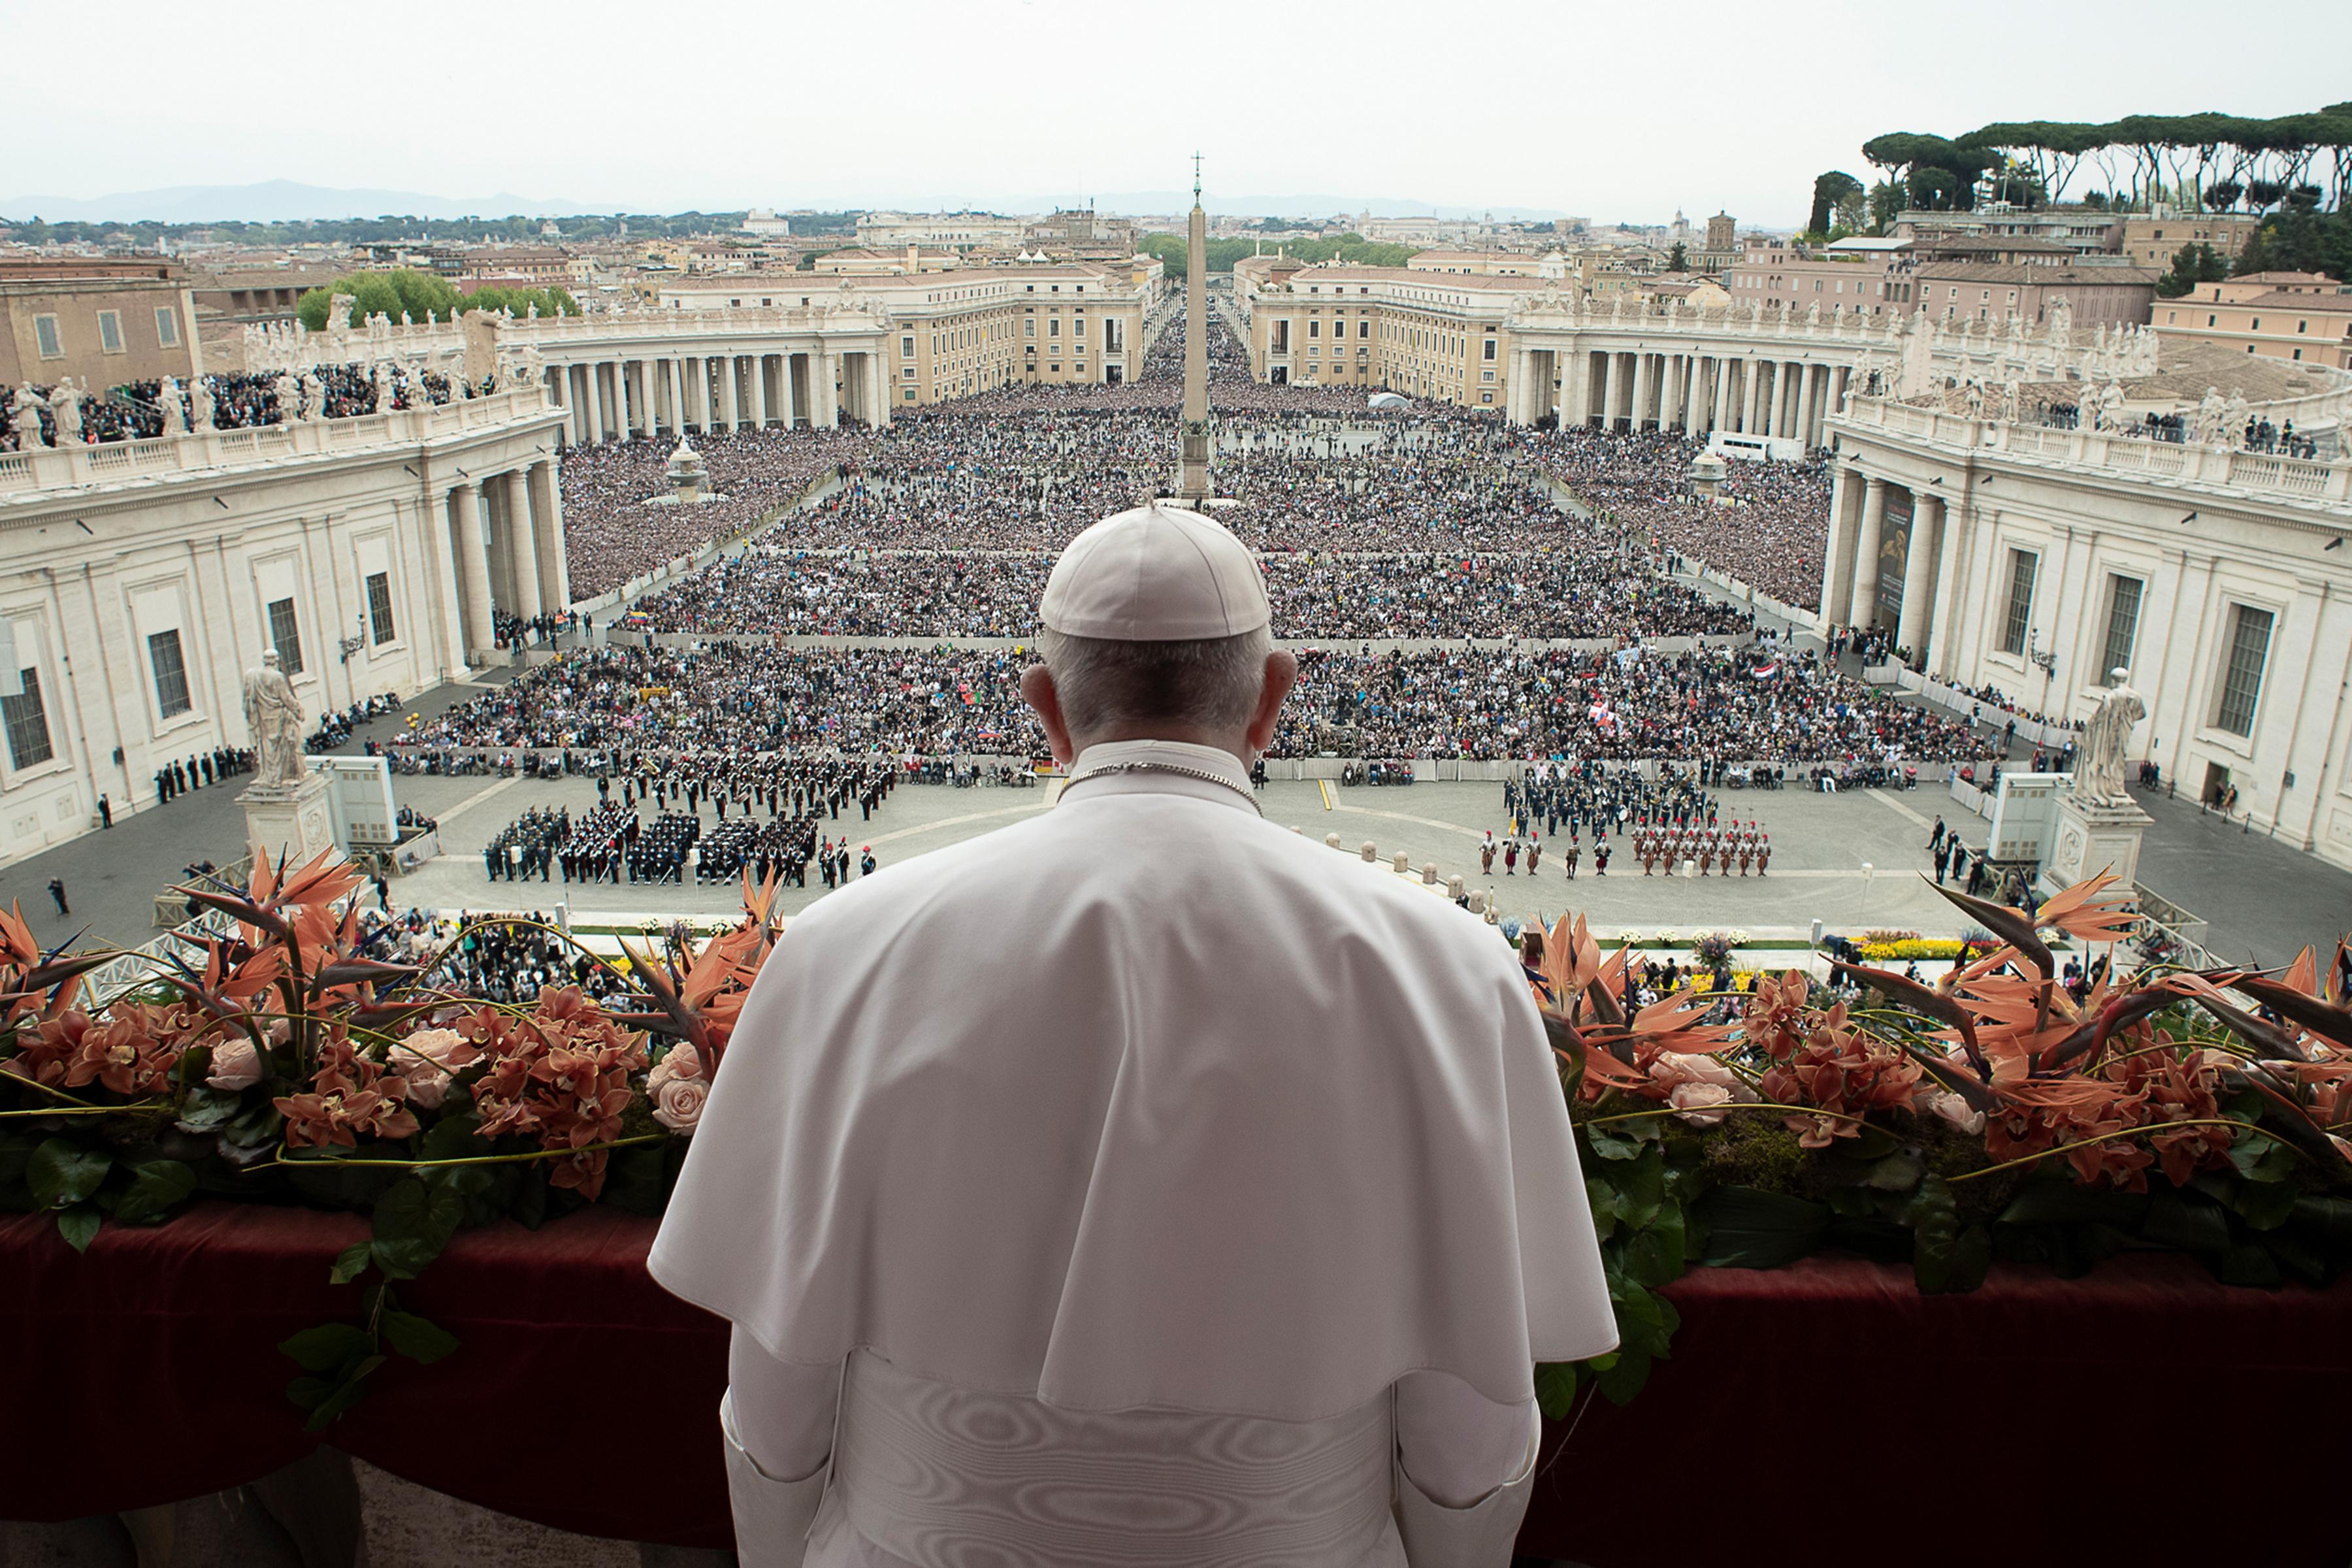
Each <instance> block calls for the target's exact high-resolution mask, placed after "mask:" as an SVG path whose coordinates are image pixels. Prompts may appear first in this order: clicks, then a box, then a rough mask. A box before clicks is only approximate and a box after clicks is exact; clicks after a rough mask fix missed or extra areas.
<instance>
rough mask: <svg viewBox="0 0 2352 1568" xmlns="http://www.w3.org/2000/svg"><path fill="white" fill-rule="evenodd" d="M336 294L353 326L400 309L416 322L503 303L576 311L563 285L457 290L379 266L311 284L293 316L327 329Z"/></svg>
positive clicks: (518, 308)
mask: <svg viewBox="0 0 2352 1568" xmlns="http://www.w3.org/2000/svg"><path fill="white" fill-rule="evenodd" d="M337 294H348V295H350V296H351V297H352V307H351V313H350V319H349V321H348V324H349V325H351V326H354V327H357V326H364V325H366V323H367V319H368V318H369V317H370V316H374V315H383V316H386V317H389V318H390V319H391V320H393V321H399V320H400V318H401V316H402V314H403V313H404V312H405V313H406V315H407V316H408V319H409V320H410V321H417V322H422V321H425V320H426V318H427V317H428V315H429V316H430V317H431V318H432V319H434V320H436V321H452V320H455V319H456V318H457V315H458V314H460V313H461V312H463V311H466V310H499V309H501V308H505V309H509V310H513V311H514V313H515V314H516V315H518V316H520V315H525V314H528V313H529V310H530V306H532V305H533V304H536V305H537V306H538V307H539V310H540V314H541V315H543V316H551V315H566V316H576V315H578V314H580V304H579V301H578V300H574V299H572V296H571V294H569V293H568V292H566V291H565V290H564V289H495V288H494V289H478V290H477V291H476V292H474V293H473V294H470V295H461V294H459V293H458V292H457V289H456V288H455V287H453V286H452V285H451V284H450V283H449V282H448V280H447V279H442V278H436V277H435V276H434V275H433V274H432V273H430V272H419V271H417V270H416V269H415V268H411V267H403V268H394V269H392V270H389V271H383V272H353V273H348V274H346V275H344V276H343V277H341V278H338V279H335V280H334V281H333V282H332V283H330V284H328V285H327V286H326V287H324V288H322V289H310V290H309V291H307V292H306V293H304V294H303V296H302V297H301V298H300V299H299V300H296V301H295V302H294V313H295V317H296V319H297V320H299V321H301V323H302V324H303V325H304V326H306V327H308V328H310V330H311V331H314V332H316V331H325V330H326V326H327V311H328V310H329V309H330V308H331V304H332V296H334V295H337Z"/></svg>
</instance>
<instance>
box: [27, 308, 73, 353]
mask: <svg viewBox="0 0 2352 1568" xmlns="http://www.w3.org/2000/svg"><path fill="white" fill-rule="evenodd" d="M33 341H34V342H35V343H36V344H37V346H38V347H39V349H40V352H41V357H42V358H43V359H63V358H65V357H66V345H65V340H64V339H63V338H61V337H59V336H58V319H57V318H56V317H55V316H36V317H34V318H33Z"/></svg>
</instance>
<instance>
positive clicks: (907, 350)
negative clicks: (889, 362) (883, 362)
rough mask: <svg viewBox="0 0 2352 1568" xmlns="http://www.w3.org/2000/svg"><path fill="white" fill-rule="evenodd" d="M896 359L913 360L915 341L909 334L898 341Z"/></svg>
mask: <svg viewBox="0 0 2352 1568" xmlns="http://www.w3.org/2000/svg"><path fill="white" fill-rule="evenodd" d="M898 357H899V358H900V359H913V358H914V357H915V340H914V337H913V336H912V335H911V334H909V335H908V336H907V337H903V338H900V339H899V340H898Z"/></svg>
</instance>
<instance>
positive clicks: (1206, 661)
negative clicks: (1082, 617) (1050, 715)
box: [1037, 626, 1274, 735]
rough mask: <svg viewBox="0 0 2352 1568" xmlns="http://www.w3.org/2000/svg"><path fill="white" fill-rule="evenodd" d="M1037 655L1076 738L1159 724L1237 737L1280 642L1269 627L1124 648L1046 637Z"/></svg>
mask: <svg viewBox="0 0 2352 1568" xmlns="http://www.w3.org/2000/svg"><path fill="white" fill-rule="evenodd" d="M1037 651H1038V652H1039V653H1040V654H1041V655H1043V656H1044V658H1045V668H1046V669H1047V670H1049V671H1051V672H1052V674H1053V677H1054V691H1055V696H1056V697H1057V698H1058V699H1059V700H1060V701H1061V705H1062V722H1063V723H1065V724H1066V725H1067V726H1069V730H1070V732H1071V733H1072V734H1074V735H1087V734H1094V733H1096V732H1097V731H1102V730H1106V729H1108V728H1110V727H1111V726H1113V725H1116V724H1132V723H1142V722H1149V721H1155V720H1157V721H1173V722H1175V723H1179V724H1186V725H1192V726H1197V727H1199V728H1201V729H1205V730H1238V729H1240V728H1241V727H1243V726H1244V725H1245V724H1247V723H1248V722H1249V720H1250V715H1251V714H1252V713H1253V712H1255V711H1256V709H1257V700H1258V697H1259V694H1260V693H1261V692H1263V691H1264V690H1265V661H1266V657H1267V656H1268V655H1269V654H1271V653H1272V652H1273V651H1274V638H1273V636H1272V635H1271V633H1270V632H1269V631H1268V629H1267V628H1266V627H1264V626H1260V627H1259V628H1258V629H1257V630H1255V631H1249V632H1244V633H1242V634H1241V635H1240V636H1239V637H1204V638H1202V639H1201V640H1200V641H1197V642H1121V641H1118V640H1115V639H1112V638H1108V637H1067V636H1065V635H1064V634H1063V633H1060V632H1056V631H1040V632H1039V633H1038V634H1037Z"/></svg>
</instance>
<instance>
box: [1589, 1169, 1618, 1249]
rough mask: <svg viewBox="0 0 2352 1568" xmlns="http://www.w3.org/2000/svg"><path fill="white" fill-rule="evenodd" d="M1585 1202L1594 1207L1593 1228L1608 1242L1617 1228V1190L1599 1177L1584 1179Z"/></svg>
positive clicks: (1602, 1239)
mask: <svg viewBox="0 0 2352 1568" xmlns="http://www.w3.org/2000/svg"><path fill="white" fill-rule="evenodd" d="M1584 1201H1585V1202H1586V1203H1588V1204H1590V1205H1592V1228H1593V1231H1594V1232H1595V1234H1596V1237H1597V1239H1599V1240H1601V1241H1606V1240H1608V1239H1609V1237H1610V1235H1611V1234H1612V1232H1614V1231H1615V1230H1616V1228H1617V1189H1616V1188H1615V1187H1614V1186H1612V1185H1611V1184H1609V1183H1607V1182H1604V1181H1602V1180H1601V1178H1600V1177H1599V1176H1587V1177H1585V1178H1584Z"/></svg>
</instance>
